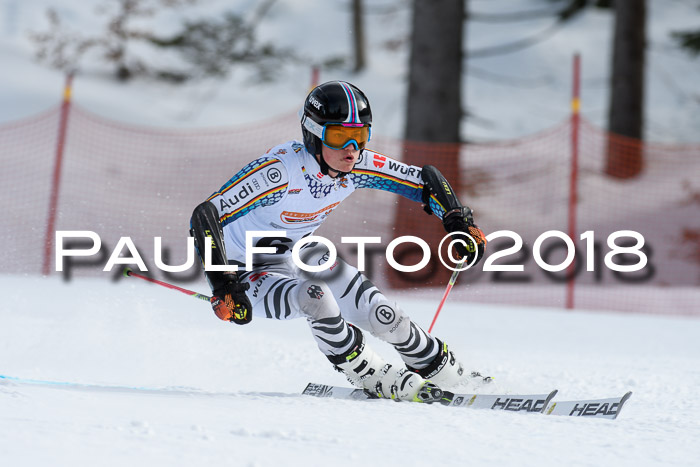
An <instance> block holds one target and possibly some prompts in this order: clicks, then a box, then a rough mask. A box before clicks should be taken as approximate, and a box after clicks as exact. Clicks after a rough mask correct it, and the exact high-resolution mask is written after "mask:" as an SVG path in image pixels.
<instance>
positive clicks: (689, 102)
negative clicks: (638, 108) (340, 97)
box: [0, 0, 700, 143]
mask: <svg viewBox="0 0 700 467" xmlns="http://www.w3.org/2000/svg"><path fill="white" fill-rule="evenodd" d="M102 3H103V2H102V1H98V0H90V1H81V0H2V1H0V57H1V59H2V64H3V67H2V68H3V72H2V75H1V76H0V79H1V80H2V81H1V82H2V86H1V87H0V102H1V103H2V105H0V123H1V122H8V121H13V120H16V119H18V118H22V117H26V116H31V115H35V114H36V113H38V112H40V111H42V110H45V109H47V108H49V107H52V106H54V105H56V104H57V103H58V102H59V101H60V97H61V89H62V86H63V76H62V75H61V74H60V73H58V72H54V71H51V70H48V69H47V68H45V67H43V66H40V65H38V64H36V63H34V62H33V60H32V56H33V51H34V48H33V46H32V44H31V43H30V42H29V41H28V39H27V34H28V32H30V31H34V32H38V31H46V30H47V29H48V21H47V19H46V15H45V11H46V8H47V7H49V6H51V7H54V8H55V9H56V10H57V11H58V13H59V14H60V15H61V17H62V18H63V20H64V22H65V23H66V26H69V27H71V28H73V29H74V30H80V31H83V32H85V33H87V32H91V31H93V32H94V31H100V30H101V29H102V28H103V26H102V22H103V21H104V19H101V17H100V16H99V15H97V14H96V13H95V12H96V9H97V6H98V5H100V4H102ZM259 3H260V2H256V1H254V0H237V1H224V0H200V2H199V3H198V4H197V5H195V6H192V7H190V8H188V9H186V10H185V12H184V13H180V15H183V14H186V15H187V17H188V18H197V17H201V16H211V15H213V14H215V13H218V12H224V11H234V12H237V13H242V14H244V15H248V16H249V15H250V14H252V13H253V11H254V9H255V7H256V5H259ZM647 3H648V12H647V15H648V25H647V37H648V43H649V50H648V53H647V89H646V102H645V113H646V115H645V117H646V138H647V140H649V141H655V142H669V143H679V142H684V143H697V142H698V141H699V140H698V136H697V128H698V127H700V89H699V88H698V80H697V76H698V73H699V72H700V59H692V58H691V57H689V56H688V55H687V54H685V53H683V52H682V51H680V50H679V49H678V48H677V47H676V46H675V44H674V43H673V42H672V39H671V38H670V32H671V31H676V30H684V29H695V28H697V25H698V17H699V15H700V10H699V9H698V8H699V7H700V6H699V5H698V3H697V2H695V1H691V0H648V2H647ZM548 4H549V3H548V2H546V1H544V0H499V1H497V2H493V1H487V0H471V1H470V2H469V7H470V9H471V10H472V11H473V12H475V13H482V14H489V13H500V14H503V13H513V12H518V11H528V10H533V9H541V8H542V7H543V6H546V5H548ZM175 15H176V13H174V12H166V13H164V14H161V15H158V16H156V17H154V18H153V19H152V20H149V21H146V20H141V21H140V22H138V23H137V24H144V25H151V26H154V27H157V28H159V30H160V31H165V30H169V28H171V27H172V25H173V24H177V23H176V21H180V20H179V19H178V18H176V17H175ZM612 19H613V17H612V15H611V14H610V12H609V10H601V9H595V8H589V9H588V10H587V11H585V12H584V13H583V14H581V15H579V16H578V17H576V18H575V19H573V20H572V21H570V22H569V23H567V24H565V25H564V26H563V27H562V28H560V29H558V30H557V31H556V33H555V34H552V35H551V36H550V37H549V38H547V39H546V40H543V41H541V42H539V43H538V44H536V45H534V46H532V47H529V48H526V49H523V50H521V51H519V52H514V53H508V54H502V55H497V56H492V57H481V58H479V57H477V56H476V53H478V52H481V51H483V50H484V49H487V48H490V47H496V46H499V45H503V44H509V43H512V42H514V41H517V40H521V39H528V38H532V37H538V36H539V35H540V34H542V33H543V32H544V31H546V30H548V28H549V27H550V26H551V25H552V24H553V23H554V20H553V19H552V18H543V19H539V20H528V21H517V22H495V23H494V22H484V21H476V20H474V21H470V22H468V23H467V24H466V37H465V46H466V49H467V54H469V53H470V52H473V53H474V57H473V58H471V59H469V60H468V62H467V66H466V72H467V75H466V77H465V83H464V89H465V93H464V105H465V107H466V109H467V110H468V111H469V112H470V113H473V114H474V118H473V119H467V120H466V122H465V124H464V127H463V137H464V138H465V139H470V140H474V141H493V140H497V141H499V140H504V139H510V138H516V137H522V136H526V135H531V134H533V133H535V132H537V131H541V130H543V129H547V128H551V127H553V126H554V125H556V124H558V123H560V122H561V121H562V120H564V119H565V118H567V116H568V115H569V112H570V99H571V88H572V85H571V82H572V71H571V70H572V60H573V55H574V54H575V53H577V52H578V53H580V54H581V57H582V83H581V85H582V91H581V93H582V101H581V112H582V115H583V116H584V117H586V118H587V119H589V120H591V121H592V122H593V123H595V124H597V125H599V126H601V127H605V126H606V125H607V108H608V99H609V95H608V82H609V69H610V61H611V50H610V43H611V34H612V28H613V25H612ZM311 25H312V26H311ZM350 25H351V18H350V9H349V1H347V0H330V1H323V0H294V1H291V0H279V1H278V2H276V3H275V4H274V5H273V7H272V8H271V9H270V10H269V12H268V14H267V16H266V19H265V21H263V22H262V23H261V26H260V29H259V38H260V39H261V41H265V40H269V41H274V42H275V43H276V44H277V45H279V46H286V47H291V48H293V49H294V50H295V51H296V52H297V53H298V54H299V55H301V56H304V57H307V58H308V63H302V64H299V65H295V66H285V67H283V68H281V69H280V70H279V74H280V79H279V80H277V81H275V82H274V83H271V84H261V83H256V82H255V81H254V80H252V79H251V77H250V74H249V73H247V72H246V71H245V70H240V69H238V70H234V72H233V74H232V75H231V76H230V78H229V79H226V80H224V81H216V82H209V81H207V82H199V83H195V84H191V85H186V86H180V87H172V86H164V85H162V84H155V83H144V82H139V81H134V82H132V83H127V84H115V83H114V82H113V81H110V80H106V79H105V73H106V70H107V68H105V67H104V66H100V65H99V64H96V63H92V64H87V65H86V66H85V67H84V68H85V69H84V71H83V72H82V73H81V74H80V75H79V76H78V77H77V79H76V81H75V88H74V100H75V102H76V103H78V104H80V105H81V106H84V107H86V108H87V109H88V110H91V111H93V112H95V113H98V114H100V115H103V116H107V117H109V118H113V119H116V120H121V121H124V122H131V123H136V124H142V125H154V126H165V127H173V126H176V127H186V128H191V127H210V126H229V125H239V124H249V123H251V122H255V121H256V120H263V119H266V118H270V117H276V116H279V115H281V114H285V113H287V112H290V111H296V110H297V109H298V108H299V107H300V103H301V102H302V99H303V96H305V95H306V93H307V92H308V90H309V85H310V83H311V65H312V63H313V62H314V61H318V60H320V59H321V58H326V57H328V56H338V55H342V56H346V57H352V49H351V44H352V30H351V26H350ZM366 31H367V34H366V45H367V51H368V58H367V62H368V67H367V70H366V71H364V72H362V73H358V74H353V73H351V72H349V71H347V70H342V69H341V70H337V71H333V72H330V71H329V72H322V73H321V76H320V80H321V82H323V81H328V80H331V79H345V80H348V81H350V82H353V83H355V84H356V85H358V86H359V87H360V88H361V89H362V90H364V91H365V92H366V93H367V95H368V96H369V97H370V101H371V102H372V110H373V113H374V117H375V118H374V122H373V130H374V132H375V134H376V135H381V136H386V137H402V136H403V134H402V133H403V121H404V120H403V112H404V109H405V102H404V101H405V94H406V90H407V81H406V77H407V71H408V69H407V65H408V36H409V34H410V4H409V2H407V1H398V0H381V1H372V2H367V16H366ZM396 42H398V43H400V44H402V45H400V46H399V47H393V48H392V47H388V46H387V44H394V43H396ZM152 59H153V60H154V61H162V58H161V57H160V56H159V55H155V56H153V57H152Z"/></svg>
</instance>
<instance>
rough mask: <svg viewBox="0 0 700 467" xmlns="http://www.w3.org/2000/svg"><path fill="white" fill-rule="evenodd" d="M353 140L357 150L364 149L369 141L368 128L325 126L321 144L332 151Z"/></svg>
mask: <svg viewBox="0 0 700 467" xmlns="http://www.w3.org/2000/svg"><path fill="white" fill-rule="evenodd" d="M352 140H355V141H356V142H357V145H358V146H359V149H364V147H365V144H367V141H369V126H360V127H350V126H343V125H326V127H325V131H324V133H323V142H324V143H325V144H326V145H327V146H330V147H332V148H334V149H342V148H343V147H345V146H347V144H348V142H350V141H352Z"/></svg>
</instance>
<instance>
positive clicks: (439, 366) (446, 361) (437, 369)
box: [408, 339, 493, 389]
mask: <svg viewBox="0 0 700 467" xmlns="http://www.w3.org/2000/svg"><path fill="white" fill-rule="evenodd" d="M437 341H438V344H439V345H440V351H439V352H438V354H437V356H436V357H435V359H434V360H433V361H432V362H430V363H429V364H428V366H426V367H424V368H411V367H408V369H409V370H410V371H412V372H414V373H417V374H418V375H420V376H421V377H423V378H425V379H429V380H430V381H432V382H433V383H435V384H437V385H438V386H440V387H441V388H443V389H454V388H457V387H460V386H464V385H470V386H477V387H478V386H482V385H483V384H487V383H490V382H491V381H493V378H491V377H490V376H482V375H481V373H479V372H478V371H472V372H470V373H467V372H465V371H464V366H463V365H462V363H461V362H460V361H459V360H457V358H456V357H455V355H454V353H453V352H452V351H451V350H449V349H448V348H447V344H445V343H444V342H442V341H441V340H440V339H437Z"/></svg>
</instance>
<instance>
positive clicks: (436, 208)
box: [190, 81, 486, 403]
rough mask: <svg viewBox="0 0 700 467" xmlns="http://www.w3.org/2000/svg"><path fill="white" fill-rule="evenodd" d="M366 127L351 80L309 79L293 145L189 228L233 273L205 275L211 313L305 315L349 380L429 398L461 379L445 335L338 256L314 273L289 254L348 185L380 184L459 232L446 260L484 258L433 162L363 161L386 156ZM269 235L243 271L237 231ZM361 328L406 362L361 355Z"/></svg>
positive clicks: (215, 200)
mask: <svg viewBox="0 0 700 467" xmlns="http://www.w3.org/2000/svg"><path fill="white" fill-rule="evenodd" d="M371 124H372V112H371V110H370V105H369V101H368V100H367V97H366V96H365V95H364V93H363V92H362V91H360V90H359V89H358V88H357V87H355V86H354V85H352V84H350V83H347V82H343V81H331V82H327V83H324V84H321V85H320V86H317V87H316V88H314V89H313V90H312V91H311V92H310V93H309V95H308V96H307V97H306V100H305V102H304V108H303V113H302V115H301V129H302V134H303V143H301V142H298V141H289V142H287V143H283V144H280V145H278V146H276V147H274V148H272V149H270V150H269V151H268V152H267V153H266V154H264V155H263V156H261V157H260V158H258V159H256V160H254V161H252V162H251V163H249V164H248V165H246V166H245V167H243V168H242V169H241V170H240V171H239V172H238V173H236V174H235V175H234V176H233V178H231V179H230V180H229V181H228V182H227V183H226V184H225V185H224V186H222V187H221V188H220V189H219V191H217V192H215V193H214V194H212V195H211V196H210V197H209V198H208V199H207V200H206V201H205V202H203V203H201V204H200V205H198V206H197V207H196V208H195V210H194V213H193V215H192V219H191V224H190V225H191V234H192V236H193V237H194V239H195V245H196V246H197V251H198V254H199V255H200V258H201V259H202V261H203V262H204V260H205V253H206V252H205V249H204V247H205V245H206V242H209V244H210V245H211V249H210V251H211V258H210V261H209V262H208V263H205V264H213V265H218V266H221V265H224V266H225V265H236V266H238V268H239V269H238V272H223V271H205V274H206V277H207V280H208V282H209V285H210V286H211V289H212V291H213V296H212V299H211V304H212V307H213V309H214V312H215V313H216V316H217V317H219V318H220V319H222V320H226V321H232V322H234V323H237V324H246V323H249V322H250V321H251V319H252V317H253V315H254V314H255V315H257V316H260V317H266V318H272V319H284V320H286V319H293V318H299V317H303V318H306V320H307V321H308V323H309V326H310V328H311V333H312V335H313V337H314V339H315V340H316V342H317V344H318V347H319V349H320V350H321V352H323V354H324V355H325V356H326V357H327V358H328V360H330V362H331V363H333V364H334V365H335V367H336V369H338V370H340V371H342V372H344V373H345V375H346V376H347V378H348V380H349V381H350V382H352V383H353V384H355V385H356V386H358V387H361V388H364V389H365V390H367V391H369V392H370V393H372V394H373V395H375V396H378V397H385V398H391V399H395V400H412V401H417V402H428V403H429V402H434V401H436V400H439V398H440V395H441V394H442V389H444V388H448V387H451V386H455V385H457V384H459V383H460V382H462V381H464V379H465V378H468V377H469V376H468V375H467V374H466V373H465V372H464V367H463V365H462V363H461V362H460V361H459V360H458V359H457V358H456V357H455V355H454V353H453V352H452V351H451V350H450V349H448V347H447V345H446V344H445V343H444V342H442V341H441V340H439V339H437V338H435V337H433V336H431V335H429V334H428V333H426V332H425V331H424V330H423V329H421V328H420V327H419V326H418V325H417V324H416V323H414V322H413V321H411V319H410V317H409V316H407V315H406V314H405V313H404V312H403V310H402V309H401V307H400V306H399V305H398V304H397V303H395V302H393V301H389V300H388V299H387V298H386V297H385V296H384V295H383V294H382V293H381V292H380V291H379V290H378V289H377V288H376V287H375V286H374V285H373V284H372V283H371V282H370V281H369V280H368V279H367V278H366V277H365V276H364V275H363V274H362V273H361V272H359V271H358V270H357V269H356V268H354V267H352V266H351V265H349V264H347V263H345V262H344V261H342V260H341V259H338V260H337V262H336V263H335V264H333V265H331V266H329V268H328V269H326V270H324V271H322V272H314V273H308V272H305V271H303V270H301V269H300V268H299V267H297V266H296V264H294V262H293V261H292V256H291V252H292V248H293V246H294V244H295V243H296V242H297V241H298V240H300V239H301V238H303V237H306V236H308V235H311V234H312V233H313V232H314V231H315V230H316V229H317V228H318V227H319V226H320V225H321V223H322V222H323V221H324V220H325V218H326V217H327V216H328V215H329V214H330V213H331V211H333V210H334V209H335V208H336V207H337V206H338V204H339V203H340V202H341V201H343V200H344V199H345V198H347V197H348V196H349V195H350V194H351V193H352V192H353V191H354V190H356V189H358V188H377V189H380V190H386V191H391V192H394V193H398V194H400V195H403V196H405V197H407V198H409V199H411V200H414V201H416V202H420V203H423V204H424V209H425V210H426V211H427V212H428V214H430V213H433V214H435V215H437V217H439V218H440V219H442V223H443V226H444V228H445V229H446V231H447V232H459V233H457V234H455V236H456V237H459V238H461V239H462V240H464V241H463V242H455V243H454V244H453V248H454V251H455V253H456V256H458V257H459V258H466V260H467V261H468V262H469V263H471V261H472V260H474V259H475V258H474V257H475V256H476V260H475V261H478V260H479V259H481V257H483V255H484V247H485V245H486V239H485V237H484V234H483V233H482V232H481V230H480V229H479V228H478V227H477V226H476V225H475V224H474V221H473V218H472V212H471V210H470V209H469V208H468V207H466V206H462V204H461V203H460V202H459V200H458V199H457V198H456V197H455V195H454V191H453V190H452V189H451V188H450V185H449V183H448V182H447V180H445V178H444V177H443V176H442V175H441V174H440V172H439V171H438V170H437V169H436V168H435V167H432V166H430V165H426V166H424V167H422V168H419V167H415V166H409V165H406V164H403V163H401V162H398V161H393V160H391V161H392V162H393V163H392V164H387V163H385V164H383V165H382V164H373V163H372V161H374V159H375V158H377V160H381V161H387V160H390V159H389V158H388V157H386V156H383V155H381V154H378V153H375V152H373V151H371V150H369V149H365V145H366V144H367V143H368V142H369V140H370V136H371ZM380 165H381V167H378V166H380ZM270 230H274V231H285V234H284V235H280V236H279V237H260V238H259V239H257V242H256V244H255V246H256V247H268V248H272V251H274V252H272V253H264V254H256V255H255V256H254V261H253V269H252V270H249V271H248V270H244V268H245V262H246V250H245V249H246V232H247V231H270ZM464 232H466V233H468V234H469V235H470V236H471V238H469V236H467V235H464ZM472 239H474V241H472ZM474 242H476V245H475V244H474ZM302 252H303V255H304V256H303V260H304V263H305V264H307V265H316V264H318V265H321V264H324V263H325V262H326V261H328V250H327V248H325V247H322V244H321V243H318V244H314V243H309V244H307V245H305V247H304V248H303V249H302ZM219 269H223V268H221V267H220V268H219ZM364 331H368V332H369V333H370V334H372V335H374V336H376V337H377V338H379V339H381V340H383V341H385V342H388V343H390V344H391V345H393V346H394V348H395V349H396V350H397V351H398V353H399V355H400V357H401V359H402V360H403V362H404V363H405V364H406V367H405V368H397V366H395V365H391V364H388V363H387V362H386V361H385V360H384V359H383V358H382V357H381V356H379V355H378V354H377V353H376V352H375V351H374V350H372V348H371V347H370V345H369V344H368V343H367V341H366V338H365V333H364Z"/></svg>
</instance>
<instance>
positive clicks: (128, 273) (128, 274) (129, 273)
mask: <svg viewBox="0 0 700 467" xmlns="http://www.w3.org/2000/svg"><path fill="white" fill-rule="evenodd" d="M124 277H137V278H139V279H143V280H145V281H148V282H153V283H154V284H158V285H162V286H163V287H167V288H169V289H173V290H177V291H178V292H182V293H184V294H187V295H189V296H190V297H194V298H199V299H200V300H205V301H207V302H208V301H209V300H210V299H211V297H209V296H207V295H203V294H201V293H197V292H194V291H192V290H187V289H183V288H182V287H178V286H177V285H173V284H168V283H167V282H163V281H159V280H157V279H151V278H150V277H146V276H144V275H142V274H138V273H135V272H134V271H132V270H131V269H129V268H124Z"/></svg>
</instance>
